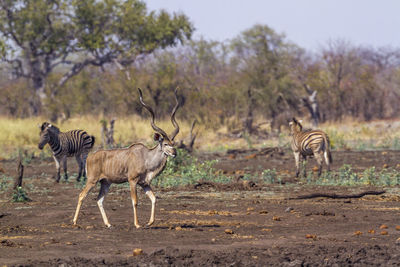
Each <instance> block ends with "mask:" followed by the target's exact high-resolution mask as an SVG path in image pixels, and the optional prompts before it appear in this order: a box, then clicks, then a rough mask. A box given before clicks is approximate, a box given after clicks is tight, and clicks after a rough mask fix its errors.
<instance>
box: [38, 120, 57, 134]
mask: <svg viewBox="0 0 400 267" xmlns="http://www.w3.org/2000/svg"><path fill="white" fill-rule="evenodd" d="M49 125H51V126H50V127H49V128H48V126H49ZM45 129H48V130H49V131H50V132H52V133H55V134H59V133H60V129H59V128H58V127H57V126H55V125H53V124H51V123H48V122H47V121H46V122H43V123H42V126H41V127H40V130H41V131H42V132H43V131H44V130H45Z"/></svg>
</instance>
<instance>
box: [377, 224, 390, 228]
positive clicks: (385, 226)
mask: <svg viewBox="0 0 400 267" xmlns="http://www.w3.org/2000/svg"><path fill="white" fill-rule="evenodd" d="M379 229H388V227H387V225H385V224H382V225H381V226H380V227H379Z"/></svg>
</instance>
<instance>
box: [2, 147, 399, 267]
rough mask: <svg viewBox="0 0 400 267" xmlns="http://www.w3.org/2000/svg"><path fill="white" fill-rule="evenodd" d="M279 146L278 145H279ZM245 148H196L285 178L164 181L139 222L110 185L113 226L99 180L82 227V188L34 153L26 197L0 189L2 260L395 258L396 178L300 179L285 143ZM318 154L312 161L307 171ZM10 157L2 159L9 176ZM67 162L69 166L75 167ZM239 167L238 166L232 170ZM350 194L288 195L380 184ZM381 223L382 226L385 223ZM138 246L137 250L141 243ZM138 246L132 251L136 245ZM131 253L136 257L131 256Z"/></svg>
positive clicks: (372, 155)
mask: <svg viewBox="0 0 400 267" xmlns="http://www.w3.org/2000/svg"><path fill="white" fill-rule="evenodd" d="M278 152H279V151H278ZM278 152H274V153H269V154H262V155H256V156H252V157H248V155H249V154H254V152H253V151H250V152H249V153H247V154H246V153H242V154H240V155H239V154H238V155H237V156H235V157H229V154H221V155H218V154H211V155H202V157H203V158H219V159H220V162H219V163H218V164H217V165H216V168H217V169H218V170H220V171H221V172H224V173H227V174H230V175H232V177H233V181H236V179H238V180H240V175H243V173H245V174H246V173H247V174H250V175H255V176H256V175H259V172H260V171H262V170H264V169H268V168H270V169H272V168H276V170H277V172H279V173H286V177H287V178H286V179H285V183H286V184H284V185H279V184H274V185H270V186H266V185H259V184H257V185H256V186H253V187H243V185H242V184H240V185H239V183H233V184H232V185H227V186H225V187H224V186H221V187H214V186H207V187H197V188H196V189H195V187H194V186H192V187H187V188H181V189H175V190H172V189H171V190H162V189H155V190H154V191H155V193H156V195H157V197H158V202H157V207H156V222H155V224H154V226H152V227H150V228H149V227H144V228H141V229H136V228H135V227H134V226H133V211H132V204H131V200H130V195H129V189H128V188H127V187H116V186H112V187H111V189H110V194H109V195H108V196H107V199H106V201H105V203H104V206H105V209H106V211H107V215H108V217H109V219H110V223H111V224H112V225H113V227H112V228H111V229H107V228H106V227H105V226H104V224H103V222H102V219H101V215H100V211H99V210H98V207H97V204H96V202H95V198H96V196H97V193H98V190H99V186H98V187H97V188H96V189H95V190H93V192H92V193H90V195H89V197H88V198H87V199H86V200H85V202H84V203H83V206H82V210H81V215H80V217H79V220H78V226H73V225H72V217H73V214H74V211H75V207H76V204H77V198H78V194H79V192H80V190H81V189H80V188H79V187H78V186H77V185H76V182H75V181H74V180H73V178H72V177H71V178H70V179H71V181H69V182H68V183H65V182H64V181H63V182H62V183H60V184H54V182H53V180H52V178H51V176H52V175H53V173H54V165H53V164H54V163H53V162H52V161H51V160H45V161H39V160H37V159H35V160H33V161H32V162H31V163H30V164H29V166H27V167H26V173H25V177H26V178H25V180H24V184H25V187H26V190H27V193H28V196H29V197H30V198H31V199H32V200H33V201H32V202H28V203H13V202H11V201H9V199H10V192H9V191H7V192H1V194H0V263H1V265H7V266H14V265H18V266H58V265H61V264H64V266H69V265H71V266H120V265H148V266H150V265H151V264H153V265H155V266H163V265H177V266H189V265H205V266H211V265H213V264H215V265H223V266H226V265H232V266H243V265H250V266H301V265H315V266H318V265H324V266H331V265H334V264H338V266H350V265H351V266H353V265H356V266H365V265H385V266H388V265H397V266H398V265H399V264H400V244H399V241H397V242H396V240H397V239H398V238H399V237H400V230H399V229H400V226H399V225H400V220H399V218H400V205H399V196H398V192H399V191H400V190H399V188H398V187H390V188H377V187H340V186H336V187H333V186H329V187H328V186H309V185H301V184H299V183H298V181H296V180H295V179H294V178H293V176H294V162H293V157H292V155H291V154H290V153H288V152H279V153H278ZM333 158H334V166H333V169H337V168H339V167H340V166H342V165H343V164H344V163H346V164H352V166H353V168H354V169H355V170H357V171H363V170H364V169H365V168H369V167H371V166H377V168H380V167H382V166H383V165H384V164H388V165H389V166H392V167H393V168H395V167H396V165H397V164H398V163H400V151H387V153H384V154H382V153H381V152H352V151H347V152H334V153H333ZM313 163H314V161H313V160H311V161H310V163H309V165H310V166H309V171H311V169H312V167H313ZM15 164H16V163H15V162H12V161H4V160H3V161H1V162H0V165H1V167H2V168H4V170H5V173H6V174H7V175H9V176H13V175H15ZM75 165H76V164H75V163H74V162H73V161H71V163H70V164H69V168H70V172H71V173H73V172H76V166H75ZM238 171H240V172H238ZM382 189H387V191H386V193H385V194H383V195H377V196H364V197H361V198H356V199H328V198H313V199H305V200H288V198H290V197H295V196H298V195H304V194H309V193H315V192H325V193H336V194H348V193H357V192H361V191H363V190H382ZM150 208H151V205H150V201H148V199H147V198H146V196H145V195H144V194H143V193H142V192H141V191H140V190H139V208H138V212H139V222H140V223H142V224H145V223H146V222H147V220H148V216H150ZM382 225H385V228H384V229H383V228H381V227H382ZM140 249H141V250H140ZM134 250H135V252H134ZM134 254H135V256H134Z"/></svg>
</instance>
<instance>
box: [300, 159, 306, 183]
mask: <svg viewBox="0 0 400 267" xmlns="http://www.w3.org/2000/svg"><path fill="white" fill-rule="evenodd" d="M301 158H302V161H301V162H302V163H301V165H303V177H304V178H306V177H307V156H306V155H302V156H301Z"/></svg>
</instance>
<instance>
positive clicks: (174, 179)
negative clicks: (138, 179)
mask: <svg viewBox="0 0 400 267" xmlns="http://www.w3.org/2000/svg"><path fill="white" fill-rule="evenodd" d="M216 162H217V161H216V160H211V161H204V162H202V163H199V161H198V159H197V158H195V157H193V156H191V155H190V154H189V153H188V152H186V151H185V150H182V149H178V150H177V156H176V157H175V158H170V159H169V160H168V162H167V165H166V166H165V169H164V171H163V172H162V173H161V174H160V175H159V176H157V177H155V178H154V180H153V184H154V185H155V186H159V187H167V188H168V187H176V186H184V185H189V184H195V183H197V182H199V181H210V182H216V183H229V182H230V178H229V177H226V176H224V175H220V174H216V172H215V170H214V168H213V167H212V166H213V165H214V164H215V163H216Z"/></svg>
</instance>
